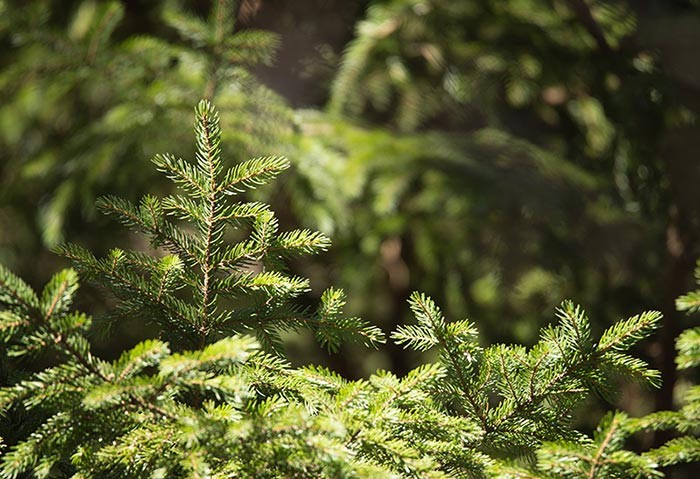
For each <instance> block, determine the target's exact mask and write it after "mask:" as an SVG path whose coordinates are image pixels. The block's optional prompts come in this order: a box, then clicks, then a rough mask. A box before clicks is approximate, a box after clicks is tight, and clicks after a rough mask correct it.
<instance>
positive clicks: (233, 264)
mask: <svg viewBox="0 0 700 479" xmlns="http://www.w3.org/2000/svg"><path fill="white" fill-rule="evenodd" d="M195 133H196V144H197V148H196V155H195V161H193V162H189V161H185V160H182V159H179V158H177V157H175V156H172V155H160V156H157V157H156V158H155V159H154V163H155V165H156V167H157V168H158V169H159V170H160V171H162V172H164V173H165V174H166V175H167V176H168V178H170V179H171V180H173V181H174V182H175V183H176V184H177V185H178V186H179V187H180V189H181V192H182V193H181V194H174V195H171V196H167V197H165V198H156V197H155V196H146V197H145V198H144V199H142V200H141V202H140V203H139V204H138V205H136V204H132V203H130V202H128V201H126V200H123V199H119V198H116V197H107V198H103V199H101V200H100V203H99V205H100V208H101V209H102V210H103V211H105V212H107V213H108V214H111V215H114V216H116V217H117V218H118V219H119V220H120V221H121V222H122V223H124V224H125V225H127V226H128V227H130V228H132V229H135V230H137V231H139V232H141V233H143V234H145V235H146V236H147V237H148V238H149V240H150V242H151V245H152V246H153V247H154V252H153V254H152V255H146V254H143V253H138V252H135V251H128V250H120V249H114V250H112V251H111V252H110V253H109V254H108V255H107V256H106V257H104V258H99V259H98V258H96V257H95V256H93V255H92V253H90V252H89V251H87V250H85V249H83V248H81V247H79V246H76V245H66V246H62V247H60V248H59V251H60V252H61V253H62V254H64V255H66V256H68V257H69V258H70V259H72V260H73V262H74V264H75V270H73V269H68V270H64V271H61V272H59V273H57V274H56V275H55V276H54V277H53V278H52V279H51V281H50V282H49V283H48V284H47V285H46V287H45V288H44V290H43V291H42V292H41V293H36V292H34V291H33V290H32V289H31V288H30V287H29V286H28V285H27V284H26V283H25V282H24V281H22V280H21V279H19V278H18V277H16V276H15V275H13V274H12V273H11V272H10V271H9V270H7V269H6V268H4V267H3V268H0V303H1V304H2V312H0V339H1V340H2V342H3V346H4V348H3V354H6V355H8V356H10V357H11V358H13V364H14V365H15V366H16V368H15V370H14V371H13V377H14V380H13V383H12V384H11V385H9V386H7V387H3V388H2V389H0V411H2V413H3V414H4V415H5V416H6V417H22V418H23V425H22V427H21V428H20V430H19V431H15V432H14V433H13V434H14V435H13V437H6V438H4V439H5V443H6V445H5V447H6V449H5V450H4V452H3V456H2V459H1V462H0V477H3V478H6V479H14V478H19V477H25V475H26V474H29V476H30V477H38V478H48V477H72V478H76V479H77V478H98V477H99V478H109V477H114V478H125V477H144V478H147V477H148V478H165V477H168V478H170V477H173V478H174V477H192V478H195V477H199V478H202V477H212V478H224V477H251V478H289V477H298V478H322V477H327V478H338V477H347V478H351V477H365V478H390V477H396V478H417V477H426V478H462V477H464V478H466V477H484V476H493V477H586V478H608V477H610V478H617V477H630V478H632V477H658V476H659V475H661V471H660V467H661V466H664V465H667V464H672V463H674V462H683V461H687V460H692V459H693V458H697V447H696V445H694V444H695V442H694V441H696V439H695V438H693V437H692V436H687V435H686V436H683V437H679V438H677V439H674V440H672V441H671V442H669V443H668V444H666V445H665V446H663V447H662V448H660V449H656V450H654V451H651V452H649V453H645V454H636V453H633V452H631V451H628V450H625V449H624V445H625V439H626V438H627V437H628V435H629V434H631V433H633V432H636V431H638V430H641V429H644V428H650V427H659V425H660V424H661V423H663V425H668V426H669V427H676V428H677V429H678V430H679V431H680V432H683V433H685V432H688V431H689V430H690V429H693V428H694V427H695V425H696V424H697V422H695V421H693V420H692V417H693V416H692V414H697V405H696V404H695V405H693V404H694V403H696V402H697V396H698V394H697V391H695V390H692V391H693V392H692V393H691V394H689V396H691V397H690V398H689V399H690V402H689V404H690V405H691V406H689V409H688V410H687V411H686V410H683V411H681V412H679V413H663V414H662V415H657V416H653V415H652V416H651V417H649V418H644V419H640V420H634V421H632V420H629V419H628V418H627V416H625V414H623V413H621V412H617V413H610V414H609V415H607V416H606V417H605V418H604V419H603V420H602V422H601V424H600V426H599V428H598V430H597V431H596V433H595V434H594V436H593V437H592V438H589V437H587V436H586V435H585V434H583V433H581V432H580V431H578V430H576V428H575V423H574V421H573V414H574V412H575V411H576V408H577V406H579V405H580V404H581V402H582V401H583V400H585V398H586V397H588V396H589V395H591V394H595V395H598V396H602V397H604V398H611V397H613V396H614V394H615V391H616V381H617V380H618V379H619V378H620V377H622V378H625V379H631V380H634V381H638V382H640V383H642V384H644V385H649V386H657V385H658V384H659V381H660V377H659V374H658V372H656V371H654V370H652V369H650V368H649V367H648V366H647V364H646V363H645V362H644V361H642V360H640V359H637V358H636V357H635V356H632V355H630V353H629V349H630V348H631V347H632V346H634V345H635V344H636V343H638V342H639V341H640V340H642V339H644V338H646V337H647V336H649V335H650V334H651V333H652V332H653V331H654V329H655V328H656V327H657V325H658V323H659V320H660V314H659V313H657V312H653V311H651V312H646V313H642V314H640V315H638V316H634V317H632V318H629V319H627V320H624V321H620V322H618V323H617V324H615V325H613V326H611V327H610V328H608V329H606V330H605V331H604V332H603V333H602V335H601V336H600V337H595V336H594V335H593V333H592V331H591V322H590V320H589V318H588V317H587V315H586V314H585V313H584V312H583V310H582V309H581V308H579V307H577V306H575V305H573V304H572V303H570V302H564V303H563V304H562V306H561V308H560V309H559V310H558V313H557V322H556V324H552V325H550V326H548V327H546V328H545V329H544V330H543V331H542V332H541V335H540V340H539V342H538V343H537V344H535V345H534V346H533V347H531V348H525V347H523V346H518V345H504V344H497V345H492V346H487V347H484V346H482V345H480V344H479V341H478V339H477V330H476V328H475V325H474V324H473V323H471V322H469V321H448V320H447V319H446V318H445V316H444V315H443V313H442V312H441V310H440V309H439V307H438V306H437V305H436V304H435V302H434V301H433V300H432V299H430V298H429V297H427V296H425V295H423V294H420V293H414V294H413V295H412V296H411V298H410V301H409V306H410V309H411V310H412V312H413V314H414V316H415V321H414V322H413V323H411V324H405V325H401V326H400V327H398V328H397V329H396V330H395V331H394V333H393V334H392V338H393V340H394V341H395V342H396V343H398V344H400V345H402V346H404V347H406V348H411V349H414V350H417V351H434V352H435V353H437V358H436V360H435V361H434V362H432V363H427V364H425V365H423V366H420V367H418V368H416V369H414V370H412V371H410V372H409V373H408V374H406V375H405V376H404V377H397V376H396V375H395V374H392V373H391V372H384V371H380V372H377V373H375V374H373V375H372V376H371V377H369V378H368V379H365V380H358V381H348V380H346V379H344V378H343V377H341V376H339V375H338V374H336V373H334V372H332V371H329V370H327V369H324V368H321V367H316V366H305V367H300V368H295V367H293V366H291V365H290V364H289V363H288V362H287V361H286V360H285V359H284V357H283V351H284V349H283V341H282V339H283V338H282V335H283V333H286V332H288V331H298V330H300V329H302V328H308V329H310V330H311V331H312V332H313V333H314V335H315V337H316V338H317V340H318V342H319V343H320V344H321V345H323V346H325V347H327V348H328V349H331V350H333V349H335V348H337V347H338V345H339V344H340V343H341V342H342V341H347V340H349V341H358V342H360V343H362V344H365V345H367V346H376V345H378V344H381V343H382V342H383V341H384V336H383V334H382V332H381V331H380V330H378V329H377V328H376V327H373V326H371V325H369V324H367V323H365V322H363V321H361V320H359V319H357V318H346V317H345V316H343V314H342V306H343V303H344V296H343V293H342V292H341V291H339V290H336V289H331V290H328V291H326V292H325V293H324V294H323V295H322V298H321V304H320V306H319V307H318V309H317V310H316V311H315V312H313V311H309V310H308V309H307V308H305V307H303V306H302V305H301V304H300V302H299V301H298V299H299V295H300V294H301V293H302V292H304V291H306V290H307V289H308V288H309V283H308V281H307V280H305V279H302V278H298V277H295V276H293V275H291V274H290V273H289V272H288V270H287V268H286V267H285V260H286V259H288V258H289V257H292V256H295V255H299V254H313V253H316V252H318V251H322V250H324V249H326V248H328V246H329V241H328V239H327V238H326V237H325V236H323V235H321V234H319V233H314V232H311V231H308V230H293V231H289V232H279V231H278V226H277V222H276V221H275V217H274V214H273V213H272V211H270V209H269V208H268V207H267V205H265V204H262V203H256V202H252V203H251V202H245V201H236V200H237V199H238V195H239V193H241V192H242V191H245V190H248V189H250V188H255V187H256V186H258V185H261V184H264V183H267V182H269V181H271V180H272V179H274V178H275V177H276V176H277V175H278V174H279V173H281V171H283V170H284V169H285V168H286V166H287V162H286V160H284V159H281V158H278V157H267V158H259V159H254V160H248V161H244V162H241V163H238V164H237V165H236V166H234V167H233V168H228V169H227V168H225V167H224V165H223V163H222V158H221V150H222V148H221V144H220V141H221V140H220V138H221V136H220V131H219V120H218V115H217V112H216V111H215V110H214V108H213V107H212V106H211V104H210V103H209V102H207V101H202V102H200V104H199V105H198V106H197V108H196V124H195ZM78 274H80V275H81V276H82V278H83V279H85V280H87V281H90V282H93V283H95V284H97V285H99V286H100V287H103V288H105V289H107V290H109V291H110V292H111V293H112V294H113V296H114V297H115V299H116V306H115V308H114V310H113V312H112V316H113V318H112V320H117V318H118V317H120V316H129V317H132V318H139V319H140V320H143V321H149V322H152V323H154V324H155V325H157V329H158V331H159V332H160V334H159V337H158V338H157V339H156V338H154V339H149V340H146V341H143V342H141V343H139V344H138V345H136V346H135V347H133V348H130V349H125V350H124V351H123V353H122V354H121V356H120V357H119V358H117V359H116V360H107V359H102V358H99V357H97V356H96V355H94V354H93V353H92V352H91V344H90V331H91V318H90V317H89V316H88V315H86V314H84V313H81V312H77V311H75V310H74V309H73V307H72V305H73V303H74V300H75V294H76V291H77V289H78ZM690 303H692V299H691V300H690ZM679 304H680V305H681V306H687V305H688V304H689V301H688V300H687V298H686V299H683V300H681V301H680V303H679ZM693 334H694V335H695V336H693ZM679 345H680V347H681V352H682V354H681V356H680V357H681V360H680V362H679V365H680V366H682V367H684V366H689V365H694V364H696V362H697V361H696V359H697V357H695V359H692V356H691V353H692V352H693V351H695V349H696V348H697V332H694V333H688V334H686V335H684V337H683V339H681V341H680V342H679ZM694 348H695V349H694ZM696 352H697V351H695V353H696ZM696 356H697V355H696ZM30 359H31V360H32V362H34V364H45V363H46V364H50V365H47V366H46V367H41V366H39V367H38V370H31V368H28V369H27V370H23V369H22V367H23V366H24V367H28V366H31V363H32V362H30V361H29V360H30ZM36 361H40V362H38V363H37V362H36ZM35 369H36V367H35ZM693 398H694V399H693ZM695 417H697V416H695ZM693 447H695V449H693ZM688 451H690V452H688Z"/></svg>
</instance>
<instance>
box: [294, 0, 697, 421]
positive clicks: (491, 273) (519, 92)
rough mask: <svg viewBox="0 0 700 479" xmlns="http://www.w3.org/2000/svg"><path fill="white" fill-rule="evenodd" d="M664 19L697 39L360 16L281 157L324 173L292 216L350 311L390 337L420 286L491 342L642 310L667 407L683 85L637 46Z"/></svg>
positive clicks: (684, 119) (583, 17)
mask: <svg viewBox="0 0 700 479" xmlns="http://www.w3.org/2000/svg"><path fill="white" fill-rule="evenodd" d="M680 8H685V9H686V14H687V15H688V18H687V19H686V22H688V23H690V24H695V25H698V24H699V22H700V19H699V18H698V16H697V11H696V10H691V9H690V7H688V6H685V7H684V6H681V5H680V4H678V5H670V4H669V5H660V4H658V3H655V2H649V4H648V5H642V6H640V5H636V4H635V5H632V4H626V3H625V2H617V1H602V0H596V1H579V0H552V1H539V0H531V1H522V0H517V1H516V0H512V1H495V0H494V1H490V0H483V1H477V2H455V1H442V0H397V1H377V2H373V3H372V4H371V6H370V7H369V9H368V10H367V13H366V17H365V18H364V19H363V20H362V21H360V22H359V23H358V25H357V28H356V35H355V38H354V39H353V40H352V41H351V43H350V44H349V45H348V47H347V48H346V50H345V53H344V55H343V58H342V63H341V67H340V69H339V71H338V74H337V76H336V77H335V79H334V82H333V86H332V90H331V98H330V101H329V116H327V117H322V118H321V119H319V118H318V116H316V115H308V116H306V117H305V120H303V121H302V123H303V128H304V131H305V133H306V134H305V135H304V138H303V140H302V151H303V154H300V155H299V157H300V161H301V162H302V164H301V165H300V168H301V169H302V170H304V169H305V170H306V171H308V172H312V171H317V169H318V168H319V167H320V169H324V168H325V170H324V171H327V172H331V173H332V174H330V175H328V174H323V175H316V176H314V175H313V174H307V175H306V176H305V177H304V178H305V181H306V183H305V184H304V187H306V188H307V189H308V190H310V191H311V194H308V192H307V193H306V194H302V195H300V197H301V198H302V199H301V200H299V201H300V202H302V203H303V204H305V211H306V210H312V211H313V210H315V211H316V214H317V217H318V223H317V225H319V226H320V227H322V228H324V229H326V230H327V231H330V230H331V229H336V230H337V232H335V233H334V237H335V238H338V239H337V240H336V247H337V248H339V250H341V251H345V250H346V247H347V248H348V249H347V251H352V253H348V254H347V255H346V256H345V261H343V262H342V264H343V266H342V267H340V268H339V271H341V273H340V274H345V275H348V276H349V277H351V278H355V280H354V282H355V285H356V287H357V288H358V289H357V290H358V291H363V292H364V293H362V294H350V297H351V298H352V297H353V296H359V297H372V298H376V301H371V302H370V301H368V302H366V303H364V304H362V305H356V306H357V307H358V308H359V310H360V311H361V312H362V313H363V314H365V315H366V316H369V317H377V318H381V317H383V318H390V319H389V320H390V321H397V322H399V321H401V320H402V313H401V311H402V309H400V308H401V305H402V304H403V301H404V299H405V298H406V297H407V295H408V294H409V292H410V291H411V290H413V289H420V290H425V291H428V292H430V294H431V295H433V296H434V297H436V298H440V300H441V302H442V303H443V304H445V305H446V306H447V309H448V311H449V312H450V314H453V315H456V316H462V315H465V314H468V315H469V316H471V317H474V318H479V320H480V321H486V322H487V323H489V326H485V325H482V331H483V332H484V333H485V334H486V335H487V336H489V337H490V338H492V339H493V338H496V337H498V338H510V339H515V340H521V341H522V340H525V341H528V340H531V339H532V338H533V335H534V334H535V332H536V330H537V327H536V326H538V325H537V319H536V317H538V316H539V317H541V315H538V313H539V312H541V311H542V310H546V309H549V308H551V307H553V305H554V304H556V301H557V298H560V297H562V296H564V297H573V298H574V299H575V300H576V301H579V302H584V303H586V304H591V305H592V309H593V310H594V311H595V312H596V314H595V315H596V316H597V317H598V318H605V319H604V320H603V321H604V322H606V323H609V322H612V321H613V320H614V319H615V318H618V317H620V316H624V315H625V314H628V313H629V312H631V311H632V310H633V309H634V307H639V306H642V305H643V306H644V307H653V306H655V307H660V308H662V309H663V311H664V315H665V319H664V321H665V322H664V328H663V331H664V332H663V333H662V338H661V339H660V340H659V344H658V345H657V347H655V348H652V350H650V354H652V355H654V356H656V359H657V364H658V366H659V367H660V368H661V369H662V371H663V373H664V375H665V377H666V381H665V383H664V387H663V388H662V390H661V392H660V393H659V395H658V397H657V404H658V406H659V407H662V408H671V407H672V392H673V385H674V375H675V364H674V361H673V357H674V345H673V338H674V337H675V335H676V334H677V332H678V320H679V319H678V313H677V312H676V311H675V308H674V305H673V299H674V298H675V297H677V296H678V295H680V294H681V293H682V292H683V291H685V289H686V283H687V281H688V278H689V276H690V272H691V271H692V265H693V258H694V255H696V254H697V249H698V248H697V241H696V239H697V238H698V236H699V235H698V233H699V231H700V228H698V221H697V219H693V218H700V211H698V207H697V204H698V202H697V193H694V192H695V185H697V181H694V180H693V178H694V179H695V180H697V179H698V176H699V175H700V170H698V168H697V166H696V163H694V162H692V161H691V158H689V156H688V154H687V153H686V154H685V155H683V154H682V152H681V154H678V153H679V152H678V151H675V152H674V153H675V155H674V156H673V157H670V156H668V155H666V154H665V152H668V151H672V150H671V149H670V148H669V143H671V145H673V142H674V141H675V144H676V145H678V143H679V141H678V136H679V135H683V134H684V133H685V139H687V138H688V134H687V133H686V132H687V131H689V128H688V127H689V126H690V125H692V124H693V121H694V116H693V114H692V108H693V104H692V101H697V99H698V98H700V89H699V88H697V85H694V84H692V83H690V84H689V83H688V82H686V83H683V86H684V88H685V89H684V90H683V92H684V94H683V95H681V94H679V92H678V89H679V85H681V82H680V81H679V79H678V76H677V75H676V76H674V75H673V72H672V71H671V70H672V69H671V68H670V67H669V61H668V60H667V58H666V56H664V55H663V53H664V52H663V51H660V50H659V49H658V45H659V44H661V41H659V37H661V36H662V34H661V33H657V36H656V40H655V38H654V37H648V36H645V35H646V32H647V31H648V28H647V27H648V25H647V23H646V18H649V17H650V16H658V15H659V12H667V13H668V12H672V11H674V9H680ZM693 22H695V23H693ZM669 23H670V24H673V23H671V21H670V20H669ZM638 24H639V25H641V26H640V27H638ZM638 28H639V29H641V30H639V31H638ZM640 32H641V33H640ZM689 35H690V34H689ZM663 38H665V35H663ZM655 41H656V43H655ZM671 60H672V59H671ZM684 105H688V106H687V107H685V106H684ZM348 119H349V121H350V124H348ZM352 123H354V125H352ZM674 135H675V137H674ZM669 140H670V141H669ZM302 176H303V175H302ZM334 178H335V179H334ZM302 191H303V190H302ZM309 198H311V199H312V200H313V199H314V198H316V199H321V200H322V201H318V202H317V203H314V202H313V201H311V202H309V201H308V200H309ZM339 243H342V246H338V244H339ZM358 244H359V245H360V247H361V248H360V249H361V252H362V253H363V255H362V256H360V257H358V255H357V249H352V248H353V247H354V246H351V245H358ZM343 255H344V253H341V254H340V257H341V258H343ZM368 272H371V273H368ZM368 278H374V279H373V280H372V281H370V280H368ZM348 281H349V280H348ZM392 305H395V306H392ZM514 317H518V318H522V320H521V321H518V322H515V320H512V319H511V318H514ZM480 324H481V323H480ZM603 326H605V324H599V325H597V327H603Z"/></svg>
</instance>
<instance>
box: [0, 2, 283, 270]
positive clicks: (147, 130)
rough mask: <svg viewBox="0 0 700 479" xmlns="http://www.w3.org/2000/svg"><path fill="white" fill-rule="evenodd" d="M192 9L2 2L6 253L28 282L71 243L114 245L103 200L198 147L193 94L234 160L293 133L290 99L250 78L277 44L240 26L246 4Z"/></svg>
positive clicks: (140, 185)
mask: <svg viewBox="0 0 700 479" xmlns="http://www.w3.org/2000/svg"><path fill="white" fill-rule="evenodd" d="M190 3H191V4H188V3H187V2H179V1H170V0H168V1H159V2H153V3H150V4H148V5H141V4H130V3H125V2H118V1H111V2H97V1H93V0H84V1H68V2H12V1H4V2H2V4H1V5H2V6H1V8H2V18H3V21H2V24H0V42H2V44H3V46H4V47H5V48H3V53H2V54H0V61H2V64H3V68H2V72H1V73H0V89H1V90H2V91H3V96H4V97H6V98H8V99H9V101H7V102H5V103H4V104H3V105H2V107H1V108H0V151H1V153H0V162H1V163H2V197H1V199H0V201H1V204H2V210H0V224H1V226H0V230H1V231H2V233H0V235H1V236H0V247H1V248H2V250H1V251H0V255H2V257H3V260H4V261H5V262H8V263H9V264H11V265H13V267H15V268H16V269H17V270H18V271H22V273H23V274H24V275H25V276H26V277H28V278H30V279H31V278H33V277H34V271H32V269H36V268H35V267H34V265H33V264H32V263H30V262H26V258H30V257H36V256H37V255H39V254H40V252H41V251H42V247H43V246H48V247H51V246H54V245H56V244H57V243H59V242H61V241H63V240H64V238H66V237H68V238H70V239H71V240H76V241H84V242H88V243H90V244H92V245H93V247H97V248H100V247H104V238H105V237H108V236H109V234H111V233H112V231H110V230H108V229H99V228H98V227H97V225H95V226H94V227H92V228H89V231H86V228H85V222H86V220H88V219H92V218H93V217H94V208H93V206H92V205H93V203H94V198H95V197H96V196H97V195H99V194H104V193H106V192H110V191H111V192H120V193H121V194H124V195H127V196H135V195H136V194H139V193H142V192H143V191H145V190H146V187H147V186H151V185H153V182H154V181H158V180H157V177H155V176H154V175H152V174H151V173H148V171H149V170H148V169H146V168H143V166H144V164H143V161H144V160H143V159H144V158H149V157H150V156H152V155H153V154H155V153H156V152H157V151H161V150H164V149H173V148H174V146H173V143H175V144H177V145H183V147H184V146H185V145H187V135H184V134H181V132H186V131H187V125H188V124H189V115H190V108H191V103H192V98H199V97H205V98H209V99H212V100H214V101H216V102H217V104H218V105H219V106H220V107H221V110H222V119H221V120H222V124H223V125H224V127H225V131H226V132H228V133H227V137H226V138H225V140H226V142H225V144H226V148H227V151H226V152H225V153H226V155H227V158H229V159H230V160H231V161H236V160H241V159H244V158H248V157H250V156H252V155H254V154H255V155H260V154H263V153H265V152H269V151H270V150H271V149H272V144H273V143H274V144H275V145H276V146H275V148H277V145H278V144H279V143H281V142H283V141H284V138H285V137H287V136H288V135H289V134H290V133H291V114H290V112H289V110H288V109H287V108H286V106H285V103H284V101H283V100H282V99H281V98H280V97H279V96H278V95H276V94H275V93H274V92H272V91H271V90H270V89H268V88H266V87H265V86H263V85H262V84H261V83H260V82H258V81H257V80H256V79H255V78H254V77H253V76H252V75H251V73H250V68H251V67H252V66H255V65H259V64H267V63H270V62H271V61H272V59H273V57H274V54H275V50H276V48H277V44H278V38H277V36H276V35H275V34H273V33H270V32H264V31H260V30H254V29H238V28H236V23H237V16H238V15H239V14H240V12H239V7H240V6H239V5H237V4H236V2H234V1H230V0H227V1H218V2H212V4H211V8H209V7H208V6H202V5H201V4H197V3H195V2H190ZM195 7H196V8H198V9H199V10H201V11H198V10H192V9H193V8H195ZM172 132H177V133H176V134H172ZM160 185H161V186H160V187H161V188H165V185H164V184H162V183H160ZM37 238H41V239H42V243H43V244H38V243H37V241H36V239H37ZM19 258H24V259H25V262H24V263H23V264H22V263H19V261H20V259H19ZM38 280H43V278H38V279H37V281H38Z"/></svg>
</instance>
